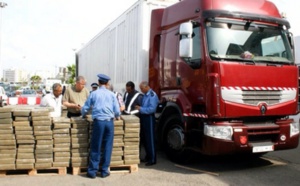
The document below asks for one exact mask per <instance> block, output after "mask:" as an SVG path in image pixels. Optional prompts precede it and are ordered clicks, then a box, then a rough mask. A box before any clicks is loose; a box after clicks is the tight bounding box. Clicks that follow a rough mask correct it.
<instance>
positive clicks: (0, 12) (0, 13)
mask: <svg viewBox="0 0 300 186" xmlns="http://www.w3.org/2000/svg"><path fill="white" fill-rule="evenodd" d="M6 6H7V3H4V2H0V9H2V8H5V7H6ZM1 23H2V10H0V77H1V78H3V79H4V77H3V71H4V68H3V64H2V63H1Z"/></svg>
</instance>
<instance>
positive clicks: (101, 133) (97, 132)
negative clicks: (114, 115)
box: [87, 120, 114, 176]
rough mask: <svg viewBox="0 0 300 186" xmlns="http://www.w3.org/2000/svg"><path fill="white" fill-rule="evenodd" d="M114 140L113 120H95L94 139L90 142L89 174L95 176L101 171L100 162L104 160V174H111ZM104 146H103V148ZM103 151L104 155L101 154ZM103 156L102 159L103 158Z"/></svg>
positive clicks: (102, 169) (102, 171) (102, 170)
mask: <svg viewBox="0 0 300 186" xmlns="http://www.w3.org/2000/svg"><path fill="white" fill-rule="evenodd" d="M113 140H114V124H113V120H104V121H102V120H94V121H93V131H92V138H91V142H90V161H89V166H88V170H87V173H88V174H89V175H91V176H95V175H96V174H97V171H98V170H99V164H100V160H102V161H103V162H102V168H101V170H100V171H101V173H102V174H108V173H109V170H108V168H109V165H110V160H111V153H112V147H113ZM102 145H103V146H102ZM101 150H103V151H102V153H101ZM101 156H102V157H101Z"/></svg>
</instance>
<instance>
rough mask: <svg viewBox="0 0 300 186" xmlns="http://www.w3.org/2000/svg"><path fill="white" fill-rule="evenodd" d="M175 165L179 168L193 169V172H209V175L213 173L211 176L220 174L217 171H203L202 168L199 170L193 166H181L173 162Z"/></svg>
mask: <svg viewBox="0 0 300 186" xmlns="http://www.w3.org/2000/svg"><path fill="white" fill-rule="evenodd" d="M175 167H179V168H183V169H186V170H191V171H195V172H199V173H205V174H210V175H213V176H219V175H220V174H219V173H215V172H209V171H204V170H200V169H194V168H191V167H186V166H182V165H178V164H175Z"/></svg>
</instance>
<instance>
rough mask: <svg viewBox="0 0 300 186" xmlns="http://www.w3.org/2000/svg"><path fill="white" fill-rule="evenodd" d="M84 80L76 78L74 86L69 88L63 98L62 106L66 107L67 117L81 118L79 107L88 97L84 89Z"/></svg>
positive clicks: (81, 77) (80, 77) (79, 77)
mask: <svg viewBox="0 0 300 186" xmlns="http://www.w3.org/2000/svg"><path fill="white" fill-rule="evenodd" d="M85 84H86V81H85V78H84V77H83V76H78V77H76V83H75V85H74V86H69V87H68V88H67V89H66V91H65V94H64V96H63V105H64V106H66V107H67V110H68V112H67V117H68V118H71V117H78V116H81V112H80V111H81V106H82V105H83V104H84V102H85V101H86V99H87V97H88V96H89V91H88V89H87V88H85Z"/></svg>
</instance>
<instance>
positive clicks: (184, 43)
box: [179, 22, 193, 58]
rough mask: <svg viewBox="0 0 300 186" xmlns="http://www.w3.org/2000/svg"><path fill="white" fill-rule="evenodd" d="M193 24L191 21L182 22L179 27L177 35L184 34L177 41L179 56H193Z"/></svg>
mask: <svg viewBox="0 0 300 186" xmlns="http://www.w3.org/2000/svg"><path fill="white" fill-rule="evenodd" d="M192 34H193V24H192V23H191V22H186V23H182V24H181V25H180V27H179V35H181V36H184V37H182V39H181V40H180V42H179V56H180V57H183V58H191V57H192V56H193V41H192Z"/></svg>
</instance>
